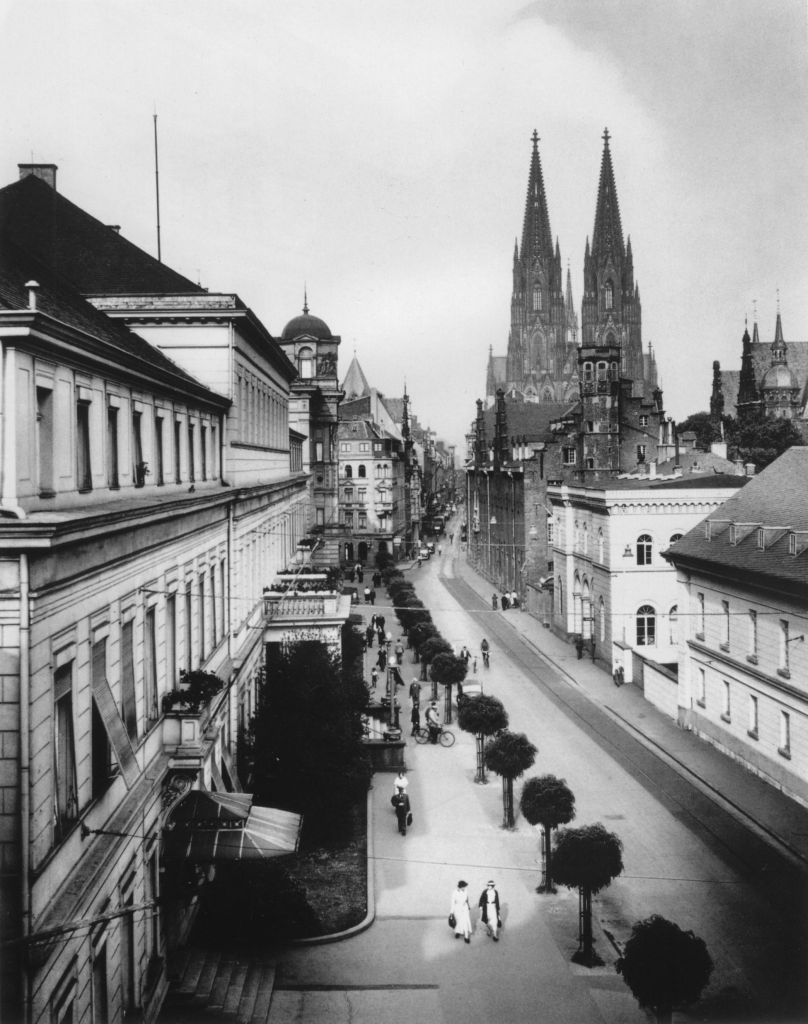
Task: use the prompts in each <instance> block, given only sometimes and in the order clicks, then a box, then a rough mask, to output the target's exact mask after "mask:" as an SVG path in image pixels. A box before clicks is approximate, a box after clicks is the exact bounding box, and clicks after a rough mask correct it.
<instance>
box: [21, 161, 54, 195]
mask: <svg viewBox="0 0 808 1024" xmlns="http://www.w3.org/2000/svg"><path fill="white" fill-rule="evenodd" d="M17 167H18V168H19V171H20V179H22V178H29V177H31V176H32V175H33V177H35V178H41V179H42V181H44V182H45V184H46V185H50V187H51V188H52V189H53V190H54V191H56V172H57V170H58V169H59V168H58V167H57V166H56V164H17Z"/></svg>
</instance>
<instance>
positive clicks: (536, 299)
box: [533, 284, 541, 310]
mask: <svg viewBox="0 0 808 1024" xmlns="http://www.w3.org/2000/svg"><path fill="white" fill-rule="evenodd" d="M533 309H534V310H540V309H541V285H540V284H534V285H533Z"/></svg>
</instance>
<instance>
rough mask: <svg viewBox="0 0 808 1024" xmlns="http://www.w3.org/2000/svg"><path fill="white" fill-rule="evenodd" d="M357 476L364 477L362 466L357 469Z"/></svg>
mask: <svg viewBox="0 0 808 1024" xmlns="http://www.w3.org/2000/svg"><path fill="white" fill-rule="evenodd" d="M357 476H365V467H364V466H360V467H359V471H358V473H357Z"/></svg>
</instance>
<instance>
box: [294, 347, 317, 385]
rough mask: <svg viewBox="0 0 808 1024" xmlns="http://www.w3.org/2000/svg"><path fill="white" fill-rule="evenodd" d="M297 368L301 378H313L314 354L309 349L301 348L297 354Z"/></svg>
mask: <svg viewBox="0 0 808 1024" xmlns="http://www.w3.org/2000/svg"><path fill="white" fill-rule="evenodd" d="M297 366H298V371H299V373H300V376H301V377H304V378H305V377H313V376H314V352H313V351H312V349H310V348H302V349H301V350H300V351H299V352H298V354H297Z"/></svg>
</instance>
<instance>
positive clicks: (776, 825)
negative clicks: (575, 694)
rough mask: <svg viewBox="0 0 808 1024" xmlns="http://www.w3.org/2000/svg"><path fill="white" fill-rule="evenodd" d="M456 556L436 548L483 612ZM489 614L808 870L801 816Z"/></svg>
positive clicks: (786, 801)
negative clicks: (467, 586)
mask: <svg viewBox="0 0 808 1024" xmlns="http://www.w3.org/2000/svg"><path fill="white" fill-rule="evenodd" d="M459 549H460V545H459V542H458V539H457V537H455V542H454V545H453V546H452V547H451V548H450V547H449V545H448V544H447V545H445V546H444V548H443V553H442V556H441V558H442V565H441V571H442V572H443V573H444V574H445V575H447V576H455V577H457V578H458V579H461V580H463V581H464V582H465V583H467V584H468V585H469V586H470V587H471V588H472V589H473V590H474V591H475V592H476V593H478V594H479V595H480V597H481V598H482V600H483V601H485V602H486V604H488V602H489V601H490V597H491V584H490V583H489V582H488V581H487V580H485V579H483V578H482V577H481V576H479V575H478V574H477V573H476V572H475V571H474V570H473V569H472V568H471V567H470V566H469V565H468V563H467V562H466V557H465V553H463V552H461V551H460V550H459ZM489 607H490V606H489ZM492 614H497V615H498V616H499V617H501V618H502V620H503V621H505V622H507V623H508V625H509V626H510V627H511V628H512V629H513V630H514V632H515V634H517V635H518V636H520V637H521V638H522V639H523V640H524V641H525V642H526V643H528V644H529V645H530V646H531V647H532V648H534V649H535V650H536V651H537V652H538V653H539V654H540V655H541V657H542V658H544V659H545V660H546V661H548V662H549V663H550V664H552V665H553V666H554V667H555V668H556V669H557V670H558V671H560V672H563V673H564V675H565V676H566V678H567V679H568V680H569V682H570V685H572V686H575V687H577V688H578V689H579V690H580V692H582V693H583V694H585V695H586V696H587V697H588V698H589V699H590V700H592V701H595V702H597V703H598V704H600V705H601V706H602V707H604V708H605V709H606V710H607V711H608V712H609V714H611V715H612V716H613V717H614V718H615V719H616V720H619V721H620V722H622V723H623V725H624V726H625V727H626V728H627V729H629V730H630V731H631V732H632V733H633V734H634V735H635V736H636V737H637V738H639V739H640V740H641V741H642V742H643V743H645V744H646V746H648V747H649V748H651V749H652V750H654V751H655V752H656V753H658V754H659V755H660V756H662V757H664V758H665V759H666V761H667V762H668V763H669V764H671V765H672V766H673V767H675V768H676V769H677V770H678V771H680V772H681V774H682V775H684V776H685V777H686V778H688V779H689V780H691V781H692V782H694V783H695V784H697V785H698V786H699V787H700V788H701V789H702V791H703V792H705V793H707V794H708V795H710V796H711V797H713V798H714V799H715V800H716V801H717V802H719V803H720V804H721V806H722V807H724V808H725V809H726V810H728V811H730V813H732V814H734V815H735V816H736V817H737V818H738V819H739V820H741V821H743V823H744V824H746V825H748V826H750V827H752V828H754V829H755V830H756V831H757V832H758V833H759V834H760V835H761V836H762V837H763V838H765V839H767V840H769V841H770V842H773V843H774V844H775V845H776V846H777V847H778V849H780V850H781V852H785V853H786V854H787V855H790V856H791V857H793V858H796V860H797V861H799V862H802V864H803V865H808V808H805V807H803V806H802V804H799V803H798V802H797V801H795V800H792V799H791V798H790V797H788V796H786V795H785V794H783V793H782V792H780V791H779V790H778V789H776V788H775V787H774V786H772V785H771V784H770V783H768V782H765V781H763V780H762V779H761V778H759V777H758V776H757V775H755V774H753V773H752V772H751V771H749V770H748V769H746V768H745V767H743V766H742V765H741V764H739V763H738V762H737V761H734V760H732V758H730V757H728V756H727V755H726V754H723V753H722V752H721V751H720V750H718V749H717V748H716V747H714V746H712V745H711V744H710V743H707V742H706V741H705V740H702V739H700V738H699V737H697V736H696V735H694V734H693V733H692V732H688V731H687V730H685V729H682V728H681V727H680V726H679V725H678V724H677V723H676V722H675V721H674V720H673V719H672V718H669V717H668V716H667V715H665V714H664V713H663V712H662V711H660V710H658V709H657V708H656V707H654V705H653V704H650V703H649V702H648V701H647V700H646V699H645V697H644V696H643V693H642V691H641V690H640V688H639V687H637V686H635V685H633V684H631V683H626V684H625V685H623V686H621V687H616V686H615V685H614V682H613V680H612V677H611V674H610V673H609V672H608V671H606V670H605V669H604V668H603V667H602V666H601V665H599V664H598V663H597V662H592V661H591V660H590V659H588V658H587V657H586V656H584V657H583V658H582V659H580V660H579V659H578V657H577V653H576V651H575V647H574V646H573V645H572V644H569V643H567V642H565V641H564V640H562V639H561V638H560V637H558V636H556V635H555V634H554V633H553V632H552V631H551V630H550V629H547V628H545V627H544V626H543V625H542V623H541V622H539V621H538V620H537V619H535V618H534V617H533V616H532V615H529V614H527V613H526V612H524V611H522V610H518V609H509V610H508V611H505V612H503V611H499V612H497V613H492ZM493 656H494V655H492V657H493Z"/></svg>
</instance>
